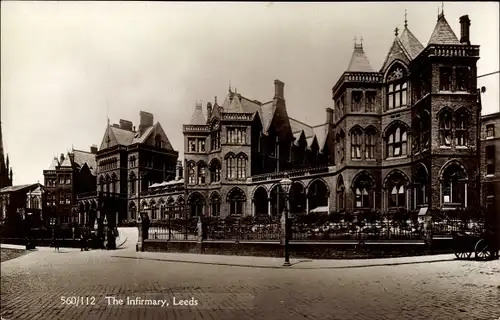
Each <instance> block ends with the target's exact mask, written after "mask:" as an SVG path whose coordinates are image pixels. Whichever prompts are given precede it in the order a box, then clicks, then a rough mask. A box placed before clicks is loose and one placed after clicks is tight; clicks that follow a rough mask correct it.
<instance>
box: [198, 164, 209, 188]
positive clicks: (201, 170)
mask: <svg viewBox="0 0 500 320" xmlns="http://www.w3.org/2000/svg"><path fill="white" fill-rule="evenodd" d="M206 167H207V166H206V165H205V163H203V162H200V163H198V184H205V177H206Z"/></svg>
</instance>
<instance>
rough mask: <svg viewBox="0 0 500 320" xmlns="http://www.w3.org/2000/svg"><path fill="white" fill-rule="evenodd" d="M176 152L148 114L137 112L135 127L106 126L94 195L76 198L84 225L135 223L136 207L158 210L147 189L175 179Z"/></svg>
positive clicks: (128, 124)
mask: <svg viewBox="0 0 500 320" xmlns="http://www.w3.org/2000/svg"><path fill="white" fill-rule="evenodd" d="M177 157H178V152H177V151H175V150H174V149H173V148H172V145H171V144H170V141H169V139H168V137H167V135H166V134H165V131H164V130H163V128H162V126H161V125H160V123H159V122H157V123H154V118H153V115H152V114H151V113H148V112H144V111H141V112H140V122H139V127H138V128H137V129H136V128H135V127H134V126H133V124H132V122H131V121H128V120H120V124H112V125H110V124H108V126H107V128H106V131H105V133H104V136H103V139H102V142H101V145H100V147H99V151H98V152H97V153H96V158H95V161H96V167H95V168H96V176H97V180H96V182H95V184H94V192H90V193H84V194H79V195H78V205H77V211H78V212H79V214H80V215H81V216H83V219H84V221H85V222H86V223H88V224H91V225H94V224H95V223H96V222H97V223H101V222H104V219H106V222H107V223H108V224H109V225H115V224H116V223H118V222H120V221H124V220H127V219H131V220H135V219H136V218H137V211H138V208H139V204H141V205H142V206H143V208H145V207H149V206H151V207H152V208H153V212H152V213H153V214H156V212H155V211H154V208H156V207H158V208H159V207H160V203H158V204H156V203H154V202H151V201H145V200H144V199H142V200H141V197H146V198H150V196H149V192H148V188H149V187H152V186H156V185H158V184H160V183H162V182H163V181H170V180H173V179H174V178H175V176H176V172H175V171H176V164H177Z"/></svg>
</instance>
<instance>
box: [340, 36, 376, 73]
mask: <svg viewBox="0 0 500 320" xmlns="http://www.w3.org/2000/svg"><path fill="white" fill-rule="evenodd" d="M354 40H356V38H354ZM362 41H363V38H361V43H360V44H358V43H356V41H355V42H354V51H353V52H352V57H351V62H349V66H348V67H347V70H346V71H347V72H373V68H372V66H371V65H370V61H368V58H367V57H366V54H365V52H364V51H363V42H362Z"/></svg>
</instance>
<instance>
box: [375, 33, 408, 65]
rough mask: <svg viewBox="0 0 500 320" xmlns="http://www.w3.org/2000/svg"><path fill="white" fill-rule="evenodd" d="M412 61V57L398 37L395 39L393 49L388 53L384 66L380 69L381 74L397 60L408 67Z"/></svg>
mask: <svg viewBox="0 0 500 320" xmlns="http://www.w3.org/2000/svg"><path fill="white" fill-rule="evenodd" d="M410 59H411V57H410V54H409V53H408V51H407V50H406V49H405V48H404V46H403V45H402V43H401V41H400V40H399V39H398V37H395V38H394V41H393V42H392V46H391V49H390V50H389V52H388V53H387V56H386V57H385V60H384V63H383V64H382V68H380V72H384V71H385V70H386V69H387V68H388V67H389V66H390V65H391V64H392V62H394V61H395V60H400V61H402V62H404V63H405V64H407V65H408V64H409V63H410Z"/></svg>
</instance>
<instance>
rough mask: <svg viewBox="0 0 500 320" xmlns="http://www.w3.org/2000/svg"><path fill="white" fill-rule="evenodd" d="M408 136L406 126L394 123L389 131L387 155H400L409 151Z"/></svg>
mask: <svg viewBox="0 0 500 320" xmlns="http://www.w3.org/2000/svg"><path fill="white" fill-rule="evenodd" d="M407 140H408V136H407V132H406V128H404V127H403V126H401V125H394V126H393V127H392V128H391V129H390V130H389V131H388V132H387V157H388V158H392V157H400V156H404V155H406V154H407V152H408V150H407V149H408V145H407V142H408V141H407Z"/></svg>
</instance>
